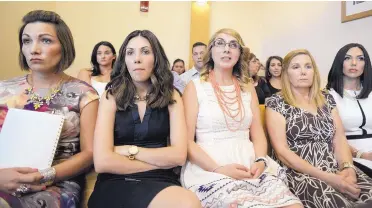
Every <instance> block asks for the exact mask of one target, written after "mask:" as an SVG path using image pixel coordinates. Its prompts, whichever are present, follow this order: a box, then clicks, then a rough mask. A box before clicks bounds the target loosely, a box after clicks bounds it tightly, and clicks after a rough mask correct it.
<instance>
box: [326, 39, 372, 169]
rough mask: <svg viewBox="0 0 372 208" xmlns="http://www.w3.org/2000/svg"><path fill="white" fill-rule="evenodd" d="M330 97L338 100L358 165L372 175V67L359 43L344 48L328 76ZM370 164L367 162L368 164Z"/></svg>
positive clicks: (366, 53)
mask: <svg viewBox="0 0 372 208" xmlns="http://www.w3.org/2000/svg"><path fill="white" fill-rule="evenodd" d="M327 89H329V92H330V94H332V95H333V97H334V98H335V100H336V103H337V109H338V111H339V113H340V117H341V119H342V123H343V126H344V129H345V133H346V138H347V139H348V143H349V146H350V150H351V152H352V155H353V157H354V158H355V160H356V165H357V166H359V167H360V168H361V169H362V170H363V171H364V172H365V173H367V174H368V175H369V176H372V166H371V165H370V166H369V167H366V166H364V165H361V164H359V163H358V162H361V163H363V159H365V160H369V161H372V96H371V91H372V67H371V59H370V57H369V55H368V52H367V50H366V49H365V48H364V47H363V46H362V45H361V44H358V43H350V44H347V45H345V46H344V47H342V48H341V49H340V50H339V51H338V52H337V54H336V57H335V59H334V61H333V64H332V68H331V70H330V72H329V74H328V84H327ZM364 164H367V163H364Z"/></svg>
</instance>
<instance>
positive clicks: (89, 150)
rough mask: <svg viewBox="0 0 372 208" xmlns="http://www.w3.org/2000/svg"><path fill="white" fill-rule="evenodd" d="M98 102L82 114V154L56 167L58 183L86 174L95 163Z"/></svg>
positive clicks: (85, 108) (89, 105)
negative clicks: (94, 135) (94, 136)
mask: <svg viewBox="0 0 372 208" xmlns="http://www.w3.org/2000/svg"><path fill="white" fill-rule="evenodd" d="M97 109H98V100H94V101H92V102H90V103H89V104H87V105H86V106H85V107H84V108H83V109H82V111H81V114H80V152H79V153H78V154H76V155H74V156H72V157H71V158H69V159H68V160H66V161H64V162H62V163H60V164H58V165H56V166H54V168H55V169H56V179H55V180H56V181H63V180H66V179H68V178H71V177H73V176H75V175H78V174H79V173H82V172H84V171H85V170H86V169H87V168H88V167H90V166H91V165H92V162H93V133H94V128H95V125H96V119H97Z"/></svg>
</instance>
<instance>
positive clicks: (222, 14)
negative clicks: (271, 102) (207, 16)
mask: <svg viewBox="0 0 372 208" xmlns="http://www.w3.org/2000/svg"><path fill="white" fill-rule="evenodd" d="M224 27H228V28H233V29H235V30H237V31H238V32H239V33H240V35H241V36H242V37H243V39H244V41H245V44H246V45H247V46H248V47H250V48H251V51H252V52H254V53H255V54H256V55H257V57H258V58H260V60H261V62H264V63H265V62H266V59H267V58H268V57H269V56H271V55H279V56H282V57H284V56H285V55H286V54H287V53H288V52H289V51H291V50H293V49H299V48H305V49H308V50H309V51H310V52H311V53H312V55H313V56H314V58H315V60H316V62H317V65H318V67H319V69H320V73H321V76H322V80H323V82H322V84H323V85H325V84H326V82H325V80H326V78H327V75H328V71H329V69H330V67H331V65H332V62H333V59H334V57H335V55H336V53H337V51H338V50H339V49H340V48H341V47H342V46H344V45H346V44H347V43H351V42H358V43H360V44H362V45H364V46H365V47H366V49H367V50H368V51H369V53H370V56H372V17H367V18H363V19H359V20H355V21H351V22H347V23H341V2H339V1H337V2H212V3H211V30H210V32H211V34H213V33H214V32H216V31H217V30H218V29H220V28H224Z"/></svg>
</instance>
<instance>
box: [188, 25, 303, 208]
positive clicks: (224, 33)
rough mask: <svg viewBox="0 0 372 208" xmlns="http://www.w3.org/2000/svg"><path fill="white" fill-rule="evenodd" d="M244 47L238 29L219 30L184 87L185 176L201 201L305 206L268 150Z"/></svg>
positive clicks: (209, 204) (229, 204) (224, 204)
mask: <svg viewBox="0 0 372 208" xmlns="http://www.w3.org/2000/svg"><path fill="white" fill-rule="evenodd" d="M243 47H244V43H243V41H242V38H241V37H240V35H239V34H238V33H237V32H236V31H234V30H231V29H222V30H220V31H218V32H217V33H216V34H215V35H214V36H213V37H212V39H211V40H210V42H209V46H208V52H207V54H206V56H205V58H204V63H205V67H206V68H205V70H204V71H203V72H202V73H201V78H200V79H195V80H193V81H192V82H190V83H189V84H188V85H187V87H186V90H185V93H184V95H183V100H184V102H185V105H184V106H185V116H186V124H187V133H188V134H187V137H188V141H189V143H188V161H187V162H186V165H185V166H184V167H183V170H182V174H181V181H182V183H183V186H184V187H186V188H187V189H190V190H191V191H193V192H195V193H196V195H197V196H198V197H199V199H200V201H201V203H202V206H203V207H244V208H247V207H261V208H265V207H291V208H294V207H302V205H301V203H300V201H299V200H298V199H297V198H296V197H295V196H294V195H293V194H292V193H291V192H290V191H289V189H288V187H287V186H286V185H285V183H284V181H283V180H282V178H281V177H280V176H283V173H284V172H283V171H280V170H281V169H280V168H278V164H277V163H275V162H274V161H272V160H270V159H269V158H268V157H267V155H266V154H267V143H266V138H265V134H264V131H263V129H262V126H261V121H260V110H259V106H258V99H257V95H256V92H255V90H254V87H253V85H252V83H251V82H250V81H249V80H250V79H249V77H248V73H247V63H246V62H245V61H244V59H243V54H244V55H247V54H245V53H243ZM195 137H196V141H194V138H195ZM275 165H276V170H272V169H275V168H273V167H274V166H275ZM266 167H269V168H266ZM270 170H272V171H271V172H270Z"/></svg>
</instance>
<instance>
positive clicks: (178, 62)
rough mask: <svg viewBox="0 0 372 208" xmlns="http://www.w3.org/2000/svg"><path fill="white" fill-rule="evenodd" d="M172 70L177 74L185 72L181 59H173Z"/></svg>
mask: <svg viewBox="0 0 372 208" xmlns="http://www.w3.org/2000/svg"><path fill="white" fill-rule="evenodd" d="M172 71H175V72H177V74H178V75H181V74H183V73H184V72H185V62H184V61H183V60H182V59H176V60H174V62H173V66H172Z"/></svg>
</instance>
